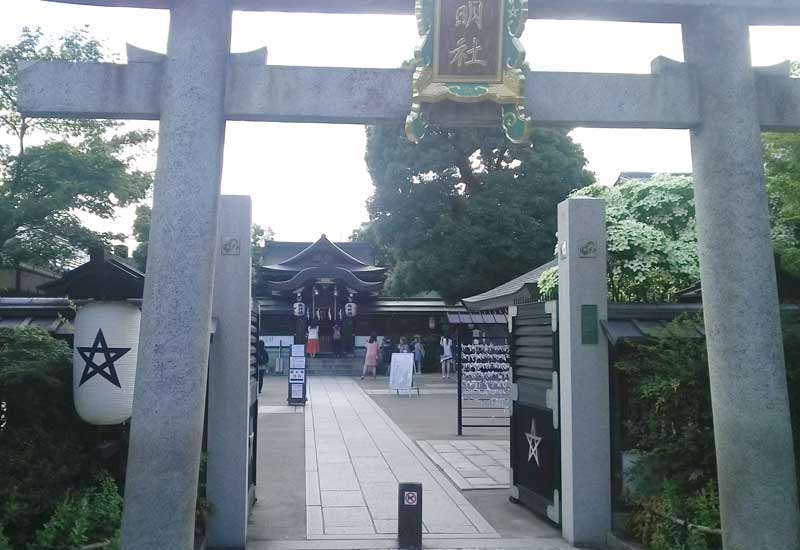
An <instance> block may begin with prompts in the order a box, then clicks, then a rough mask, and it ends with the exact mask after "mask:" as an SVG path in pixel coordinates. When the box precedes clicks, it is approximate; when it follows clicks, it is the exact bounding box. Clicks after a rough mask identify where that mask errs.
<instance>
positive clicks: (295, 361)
mask: <svg viewBox="0 0 800 550" xmlns="http://www.w3.org/2000/svg"><path fill="white" fill-rule="evenodd" d="M289 368H290V369H304V368H306V358H305V357H303V356H301V357H297V356H296V355H292V356H291V357H290V358H289Z"/></svg>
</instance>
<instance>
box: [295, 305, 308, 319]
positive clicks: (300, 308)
mask: <svg viewBox="0 0 800 550" xmlns="http://www.w3.org/2000/svg"><path fill="white" fill-rule="evenodd" d="M292 309H293V310H294V316H295V317H303V316H304V315H305V314H306V305H305V304H304V303H303V302H295V304H294V306H292Z"/></svg>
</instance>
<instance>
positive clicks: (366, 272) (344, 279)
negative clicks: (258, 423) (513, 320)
mask: <svg viewBox="0 0 800 550" xmlns="http://www.w3.org/2000/svg"><path fill="white" fill-rule="evenodd" d="M253 256H254V263H255V264H256V267H255V270H254V274H253V277H254V282H253V292H254V302H255V304H257V306H258V309H259V312H260V334H261V338H262V340H264V342H265V344H266V345H267V348H268V349H273V348H281V347H283V348H285V347H287V346H289V345H291V344H301V343H305V342H306V333H307V329H308V326H309V324H310V323H311V322H312V321H314V322H316V323H317V325H318V326H319V339H320V348H321V349H320V353H321V354H322V355H323V356H324V355H326V354H331V353H332V352H333V342H332V336H333V328H334V326H335V325H337V324H338V325H339V326H340V327H341V329H342V340H343V341H342V347H343V352H344V353H345V354H356V355H358V354H359V350H360V349H361V348H363V347H364V344H365V343H366V341H367V339H368V338H369V335H370V334H371V333H373V332H374V333H376V334H377V335H378V337H379V338H378V339H379V341H381V340H382V339H383V338H388V339H390V340H391V342H392V343H393V344H394V345H395V346H396V345H397V343H398V341H399V339H400V338H401V337H403V336H404V337H406V338H413V337H415V336H419V337H420V338H421V339H422V340H423V341H424V342H425V343H426V344H428V345H431V344H433V343H434V342H435V343H436V345H438V338H439V336H441V335H442V334H448V335H450V334H452V333H453V332H455V331H456V330H457V329H458V328H469V329H476V328H478V329H481V330H492V329H493V328H495V329H497V328H501V327H500V325H502V324H504V323H505V315H497V316H495V315H491V314H480V313H469V312H467V310H466V308H464V307H463V306H462V305H460V304H447V303H445V302H444V301H443V300H442V299H441V298H440V297H439V296H437V295H435V294H433V293H426V294H422V295H420V296H414V297H404V298H394V297H389V296H386V295H385V294H384V292H383V290H384V283H385V281H386V275H387V272H386V268H384V267H379V266H377V265H376V258H375V250H374V249H373V247H372V246H371V245H370V244H368V243H362V242H340V243H334V242H331V241H330V240H328V238H327V237H326V236H325V235H322V236H321V237H320V239H319V240H318V241H316V242H314V243H308V242H282V241H273V242H269V243H267V245H266V246H265V247H263V248H261V249H255V250H254V251H253ZM490 325H494V326H492V327H490ZM426 347H427V346H426Z"/></svg>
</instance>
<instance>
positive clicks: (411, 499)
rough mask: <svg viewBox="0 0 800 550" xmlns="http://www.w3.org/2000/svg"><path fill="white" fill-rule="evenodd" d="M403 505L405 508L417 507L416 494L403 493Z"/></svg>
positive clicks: (411, 492) (412, 492) (410, 492)
mask: <svg viewBox="0 0 800 550" xmlns="http://www.w3.org/2000/svg"><path fill="white" fill-rule="evenodd" d="M403 503H404V504H405V505H406V506H416V505H417V493H416V492H414V491H405V492H404V493H403Z"/></svg>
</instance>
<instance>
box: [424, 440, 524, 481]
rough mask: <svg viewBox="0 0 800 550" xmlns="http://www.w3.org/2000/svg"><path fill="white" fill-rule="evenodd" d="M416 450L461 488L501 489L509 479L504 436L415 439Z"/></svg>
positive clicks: (509, 470) (508, 462)
mask: <svg viewBox="0 0 800 550" xmlns="http://www.w3.org/2000/svg"><path fill="white" fill-rule="evenodd" d="M417 445H419V447H420V449H422V450H423V451H425V454H426V455H428V457H430V459H431V460H433V462H434V463H436V465H438V466H439V467H440V468H441V469H442V470H443V471H444V473H445V474H447V477H449V478H450V480H451V481H452V482H453V483H455V484H456V487H458V488H459V489H461V490H462V491H468V490H471V489H504V488H508V487H509V484H510V481H511V464H510V460H511V458H510V456H509V452H510V450H509V447H510V443H509V441H508V439H501V440H469V439H450V440H432V441H417Z"/></svg>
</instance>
